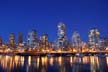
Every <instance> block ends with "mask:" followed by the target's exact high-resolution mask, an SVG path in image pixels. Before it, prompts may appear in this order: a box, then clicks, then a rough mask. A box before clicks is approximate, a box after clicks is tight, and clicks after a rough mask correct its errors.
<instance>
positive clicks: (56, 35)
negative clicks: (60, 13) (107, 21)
mask: <svg viewBox="0 0 108 72" xmlns="http://www.w3.org/2000/svg"><path fill="white" fill-rule="evenodd" d="M59 23H63V22H59ZM59 23H58V25H59ZM63 24H65V23H63ZM65 27H66V28H67V26H66V24H65ZM55 29H56V30H55V32H56V34H55V38H56V39H57V37H58V32H57V30H58V29H57V26H56V28H55ZM92 29H98V28H95V27H93V28H90V29H89V31H90V30H92ZM32 30H36V34H37V36H36V38H38V39H39V38H40V37H41V35H43V34H48V33H47V32H46V33H42V34H41V35H39V32H38V30H37V29H35V28H32V29H31V30H29V31H28V32H27V33H26V34H25V35H23V42H27V34H28V33H29V32H31V31H32ZM98 30H99V29H98ZM65 31H66V33H65V34H66V37H67V39H68V40H69V41H71V39H72V35H74V33H75V32H78V33H79V35H80V38H81V40H82V41H85V42H87V43H88V42H89V31H88V32H87V33H88V34H87V35H86V36H87V40H84V39H82V37H81V35H82V34H83V33H80V31H73V33H70V34H71V35H70V36H68V33H67V29H66V30H65ZM99 32H100V38H101V37H102V38H108V34H107V33H106V35H105V36H102V34H101V31H100V30H99ZM11 33H14V34H15V41H16V42H18V34H19V33H22V32H17V33H16V32H14V31H13V32H11ZM11 33H9V34H11ZM9 34H8V36H7V37H8V39H7V41H5V40H6V39H3V41H4V42H9ZM22 34H23V33H22ZM0 36H1V38H4V37H2V35H0ZM48 36H49V34H48ZM69 37H70V38H69ZM50 39H51V37H50V36H49V39H48V40H49V41H50V42H54V41H56V39H53V41H52V40H50Z"/></svg>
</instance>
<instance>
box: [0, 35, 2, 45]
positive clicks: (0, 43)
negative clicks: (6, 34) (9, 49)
mask: <svg viewBox="0 0 108 72" xmlns="http://www.w3.org/2000/svg"><path fill="white" fill-rule="evenodd" d="M0 46H2V37H1V36H0Z"/></svg>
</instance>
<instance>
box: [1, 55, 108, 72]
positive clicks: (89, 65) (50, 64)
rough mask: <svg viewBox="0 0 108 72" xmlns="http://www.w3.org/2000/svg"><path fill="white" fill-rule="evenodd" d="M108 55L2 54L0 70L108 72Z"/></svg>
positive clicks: (7, 71)
mask: <svg viewBox="0 0 108 72" xmlns="http://www.w3.org/2000/svg"><path fill="white" fill-rule="evenodd" d="M107 71H108V57H98V56H84V57H75V56H71V57H61V56H60V57H47V56H45V57H39V56H32V57H31V56H25V57H24V56H2V55H0V72H107Z"/></svg>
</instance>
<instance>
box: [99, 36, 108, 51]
mask: <svg viewBox="0 0 108 72" xmlns="http://www.w3.org/2000/svg"><path fill="white" fill-rule="evenodd" d="M107 47H108V38H105V37H101V38H100V40H99V50H105V49H106V48H107Z"/></svg>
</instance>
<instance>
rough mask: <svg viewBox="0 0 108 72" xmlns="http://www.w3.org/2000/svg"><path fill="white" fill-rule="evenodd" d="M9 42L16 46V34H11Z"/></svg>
mask: <svg viewBox="0 0 108 72" xmlns="http://www.w3.org/2000/svg"><path fill="white" fill-rule="evenodd" d="M9 40H10V45H14V44H15V34H14V33H11V34H10V37H9Z"/></svg>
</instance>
